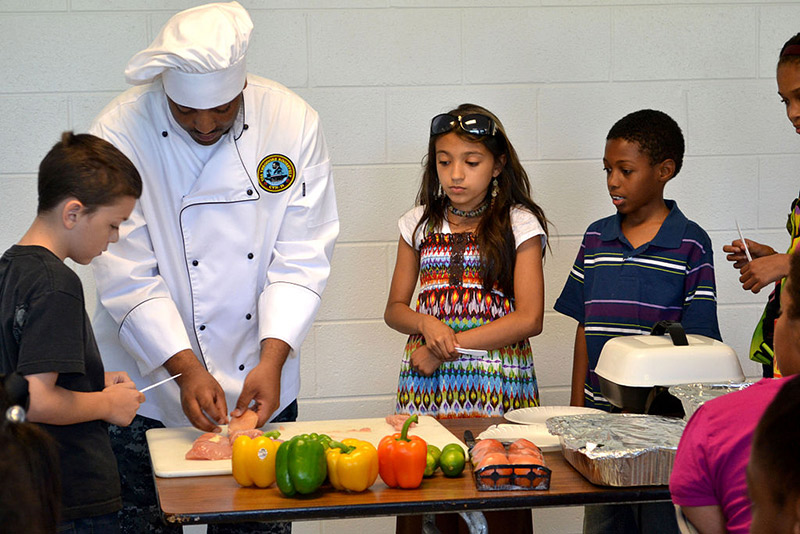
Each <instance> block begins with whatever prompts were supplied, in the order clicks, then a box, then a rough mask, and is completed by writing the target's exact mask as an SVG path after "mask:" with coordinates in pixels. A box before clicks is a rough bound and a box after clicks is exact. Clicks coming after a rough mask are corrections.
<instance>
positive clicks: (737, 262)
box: [722, 239, 775, 269]
mask: <svg viewBox="0 0 800 534" xmlns="http://www.w3.org/2000/svg"><path fill="white" fill-rule="evenodd" d="M745 241H746V242H747V250H749V251H750V256H752V257H753V259H756V258H763V257H764V256H771V255H773V254H775V249H773V248H772V247H771V246H769V245H762V244H761V243H758V242H756V241H751V240H749V239H745ZM722 250H723V251H724V252H727V253H728V255H727V256H725V259H727V260H728V261H731V262H733V268H734V269H741V268H742V267H744V266H745V265H747V254H746V253H745V251H744V247H743V246H742V240H741V239H734V240H733V241H732V242H731V244H730V245H725V246H723V247H722Z"/></svg>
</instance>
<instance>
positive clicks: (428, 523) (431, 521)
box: [422, 514, 442, 534]
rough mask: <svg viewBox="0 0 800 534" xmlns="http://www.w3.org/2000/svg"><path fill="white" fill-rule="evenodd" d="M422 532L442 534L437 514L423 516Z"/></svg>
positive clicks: (425, 533) (424, 533)
mask: <svg viewBox="0 0 800 534" xmlns="http://www.w3.org/2000/svg"><path fill="white" fill-rule="evenodd" d="M422 534H442V531H441V530H439V528H438V527H437V526H436V516H435V515H433V514H425V515H423V516H422Z"/></svg>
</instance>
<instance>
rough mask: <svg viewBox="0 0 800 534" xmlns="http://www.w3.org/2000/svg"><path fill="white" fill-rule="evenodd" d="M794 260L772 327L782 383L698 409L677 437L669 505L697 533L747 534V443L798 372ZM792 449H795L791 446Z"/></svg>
mask: <svg viewBox="0 0 800 534" xmlns="http://www.w3.org/2000/svg"><path fill="white" fill-rule="evenodd" d="M798 337H800V255H798V253H795V254H792V255H791V258H790V267H789V276H788V278H787V281H786V282H785V288H784V290H783V291H782V292H781V315H780V316H779V317H778V320H777V321H776V322H775V357H776V358H777V360H778V363H779V365H780V369H781V370H782V371H783V373H784V374H785V375H786V377H785V378H779V379H773V378H765V379H763V380H761V381H759V382H757V383H755V384H754V385H752V386H750V387H748V388H747V389H744V390H742V391H738V392H735V393H729V394H727V395H724V396H722V397H719V398H717V399H714V400H711V401H709V402H707V403H705V404H703V405H702V406H701V407H700V408H698V410H697V411H696V412H695V413H694V415H692V418H691V419H690V420H689V423H688V424H687V425H686V430H684V432H683V436H682V437H681V441H680V444H679V445H678V453H677V456H676V458H675V465H674V467H673V470H672V476H671V477H670V481H669V489H670V493H671V494H672V502H673V503H675V504H676V505H677V506H679V507H680V511H681V513H682V514H683V515H684V516H685V518H686V519H687V520H688V521H689V522H690V523H691V524H692V526H694V528H695V529H696V530H697V531H698V532H700V533H701V534H716V533H721V534H724V533H725V532H730V533H734V534H737V533H747V532H749V530H750V523H751V510H750V499H749V498H748V493H747V476H746V472H747V467H748V463H749V459H750V441H751V438H752V437H753V432H754V431H755V429H756V425H758V422H759V420H760V419H761V416H762V414H764V411H765V410H766V409H767V406H769V404H770V403H771V402H772V400H773V399H774V398H775V396H776V395H777V394H778V392H779V391H780V390H781V388H782V387H783V386H784V385H785V384H786V383H787V382H789V381H791V380H792V378H791V376H790V375H795V374H797V373H800V343H799V342H798ZM794 445H795V446H796V444H794Z"/></svg>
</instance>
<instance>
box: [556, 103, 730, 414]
mask: <svg viewBox="0 0 800 534" xmlns="http://www.w3.org/2000/svg"><path fill="white" fill-rule="evenodd" d="M683 151H684V141H683V134H682V133H681V129H680V127H679V126H678V124H677V123H676V122H675V121H674V120H673V119H672V118H671V117H670V116H669V115H667V114H665V113H662V112H660V111H654V110H649V109H646V110H641V111H636V112H634V113H631V114H629V115H627V116H625V117H623V118H622V119H620V120H619V121H618V122H617V123H616V124H615V125H614V126H613V127H612V128H611V130H610V131H609V132H608V136H607V137H606V148H605V155H604V157H603V166H604V170H605V172H606V177H607V178H606V181H607V186H608V192H609V194H610V195H611V200H612V202H613V204H614V206H615V207H616V208H617V213H616V214H615V215H612V216H610V217H606V218H604V219H600V220H599V221H596V222H594V223H592V224H591V225H590V226H589V228H588V229H587V230H586V233H585V234H584V236H583V242H582V243H581V248H580V250H579V251H578V257H577V259H576V260H575V264H574V265H573V267H572V270H571V271H570V274H569V278H568V279H567V283H566V284H565V285H564V289H563V291H562V292H561V296H559V298H558V300H557V301H556V304H555V309H556V310H557V311H559V312H561V313H563V314H565V315H568V316H570V317H572V318H573V319H575V320H577V321H578V329H577V332H576V335H575V350H574V363H573V369H572V393H571V399H570V402H571V404H572V405H573V406H589V407H593V408H600V409H603V410H606V411H608V410H610V409H611V405H610V404H609V402H608V401H607V400H606V399H605V398H604V397H603V395H602V394H601V392H600V384H599V381H598V379H597V375H596V374H595V372H594V369H595V366H596V365H597V360H598V358H599V357H600V351H601V350H602V348H603V345H605V343H606V341H608V340H609V339H611V338H612V337H617V336H627V335H635V334H649V333H650V329H651V328H652V327H653V325H654V324H656V323H657V322H658V321H662V320H671V321H679V322H681V323H682V324H683V327H684V329H685V330H686V333H687V334H701V335H704V336H708V337H711V338H714V339H718V340H719V339H721V337H720V333H719V325H718V323H717V302H716V287H715V283H714V260H713V254H712V249H711V239H709V237H708V234H706V232H705V231H704V230H703V229H702V228H700V226H698V225H697V224H696V223H694V222H692V221H690V220H689V219H687V218H686V217H685V216H684V215H683V213H681V211H680V210H679V209H678V206H677V204H676V203H675V201H673V200H665V199H664V186H665V185H666V184H667V182H668V181H669V180H670V179H671V178H672V177H673V176H675V175H676V174H678V172H679V171H680V169H681V165H682V163H683Z"/></svg>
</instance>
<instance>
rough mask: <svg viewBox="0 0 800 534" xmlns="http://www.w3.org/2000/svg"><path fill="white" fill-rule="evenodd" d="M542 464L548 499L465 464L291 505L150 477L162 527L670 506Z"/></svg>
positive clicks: (261, 494)
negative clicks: (395, 484) (456, 471)
mask: <svg viewBox="0 0 800 534" xmlns="http://www.w3.org/2000/svg"><path fill="white" fill-rule="evenodd" d="M503 421H504V420H503V419H502V418H482V419H458V420H442V421H441V423H442V424H443V425H444V426H445V427H447V428H448V429H449V430H450V431H451V432H453V434H455V435H456V436H458V437H459V438H460V439H463V434H464V430H467V429H469V430H471V431H472V432H473V433H474V434H475V435H476V436H477V435H478V433H480V432H481V431H482V430H484V429H485V428H486V427H488V426H489V425H492V424H498V423H501V422H503ZM412 433H413V430H412ZM544 456H545V462H546V463H547V466H548V467H549V468H550V469H551V470H552V477H551V480H550V489H549V490H546V491H541V490H538V491H533V490H527V491H523V490H520V491H478V490H477V489H476V488H475V482H474V480H473V477H472V476H471V473H470V472H469V464H468V466H467V467H468V469H467V470H465V472H464V475H462V476H461V477H458V478H446V477H444V476H443V475H442V474H441V472H437V473H436V475H435V476H434V477H433V478H429V479H425V480H424V481H423V483H422V486H420V487H419V488H418V489H415V490H401V489H390V488H388V487H387V486H386V485H385V484H384V483H383V482H382V481H381V479H380V478H378V480H377V481H376V482H375V484H374V485H373V486H372V488H370V489H369V490H367V491H365V492H363V493H356V494H348V493H342V492H338V491H334V490H333V489H329V488H328V489H323V490H322V491H320V492H318V493H316V494H314V495H311V496H303V497H291V498H289V497H284V496H283V495H281V493H280V492H279V491H278V490H277V489H276V488H275V487H271V488H267V489H257V488H242V487H240V486H239V485H238V484H237V483H236V481H235V480H234V479H233V477H232V476H207V477H188V478H160V477H156V478H155V481H156V489H157V492H158V499H159V502H160V505H161V511H162V514H163V516H164V519H165V520H166V521H167V522H170V523H181V524H191V523H217V522H236V521H302V520H319V519H343V518H351V517H366V516H396V515H413V514H431V513H433V514H440V513H448V512H465V511H484V510H512V509H525V508H538V507H548V506H582V505H585V504H602V503H631V502H651V501H667V500H669V499H670V496H669V489H668V487H667V486H647V487H634V488H612V487H602V486H595V485H593V484H591V483H590V482H588V481H587V480H586V479H585V478H583V476H582V475H581V474H580V473H578V472H577V471H575V469H573V467H572V466H571V465H569V463H567V462H566V460H564V457H563V455H562V454H561V452H560V451H558V452H548V453H545V455H544Z"/></svg>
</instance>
